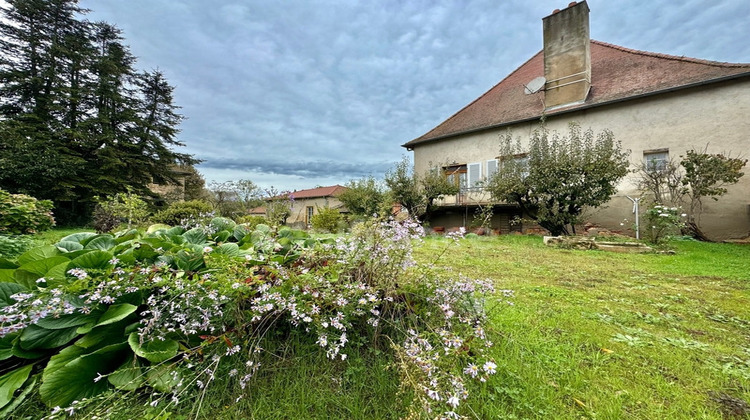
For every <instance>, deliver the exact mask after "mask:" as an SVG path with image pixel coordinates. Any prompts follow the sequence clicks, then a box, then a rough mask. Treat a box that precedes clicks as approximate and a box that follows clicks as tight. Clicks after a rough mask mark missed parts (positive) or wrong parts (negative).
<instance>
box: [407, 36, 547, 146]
mask: <svg viewBox="0 0 750 420" xmlns="http://www.w3.org/2000/svg"><path fill="white" fill-rule="evenodd" d="M543 53H544V50H539V52H538V53H536V54H534V55H532V56H531V58H529V59H528V60H526V61H524V62H523V64H521V65H520V66H518V67H516V69H515V70H513V71H512V72H510V73H509V74H508V75H507V76H505V77H504V78H503V79H502V80H500V81H499V82H497V83H495V84H494V85H492V87H491V88H489V89H487V90H486V91H485V92H484V93H483V94H481V95H479V97H478V98H476V99H474V100H473V101H471V102H469V104H468V105H466V106H464V107H463V108H461V109H459V110H458V111H456V112H454V113H453V115H451V116H450V117H448V118H446V119H445V120H444V121H443V122H441V123H440V124H438V125H436V126H435V127H433V128H432V130H430V131H428V132H426V133H424V134H422V135H421V136H419V137H417V138H415V139H412V140H409V141H408V142H407V143H410V142H412V141H414V140H418V139H421V138H422V137H424V136H426V135H428V134H430V132H432V131H433V130H435V129H436V128H438V127H440V126H441V125H443V124H445V123H447V122H448V121H450V120H452V119H453V118H454V117H455V116H456V115H458V114H460V113H461V111H463V110H464V109H466V108H468V107H470V106H472V105H473V104H474V103H475V102H477V101H479V100H480V99H482V98H484V97H485V96H486V95H487V94H489V93H490V92H492V90H493V89H495V88H496V87H497V86H499V85H501V84H502V83H503V82H504V81H506V80H507V79H508V78H509V77H510V76H513V74H514V73H516V72H517V71H518V70H521V69H522V68H523V66H525V65H526V64H528V63H529V62H530V61H531V60H533V59H534V58H536V56H538V55H539V54H543ZM402 146H403V145H402Z"/></svg>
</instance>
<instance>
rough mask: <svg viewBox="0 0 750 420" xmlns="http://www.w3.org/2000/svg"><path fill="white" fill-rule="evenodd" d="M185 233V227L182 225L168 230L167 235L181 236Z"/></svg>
mask: <svg viewBox="0 0 750 420" xmlns="http://www.w3.org/2000/svg"><path fill="white" fill-rule="evenodd" d="M183 233H185V228H183V227H182V226H175V227H173V228H171V229H169V230H167V235H176V236H179V235H182V234H183Z"/></svg>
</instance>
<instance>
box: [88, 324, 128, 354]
mask: <svg viewBox="0 0 750 420" xmlns="http://www.w3.org/2000/svg"><path fill="white" fill-rule="evenodd" d="M126 326H127V325H126V323H125V322H122V323H114V324H109V325H103V326H101V327H97V328H92V329H91V330H90V332H88V333H86V335H84V336H83V337H81V338H79V339H78V340H77V341H76V342H75V345H76V347H81V348H86V349H95V348H99V347H104V346H109V345H112V344H120V343H125V342H126V341H127V338H128V337H127V334H126V333H125V328H126ZM77 331H78V332H81V329H80V328H79V329H78V330H77Z"/></svg>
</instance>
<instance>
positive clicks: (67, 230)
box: [34, 226, 94, 244]
mask: <svg viewBox="0 0 750 420" xmlns="http://www.w3.org/2000/svg"><path fill="white" fill-rule="evenodd" d="M78 232H94V229H91V228H86V227H69V226H65V227H54V228H52V229H50V230H48V231H45V232H41V233H37V234H36V235H34V239H35V240H36V241H38V242H41V243H44V244H54V243H56V242H58V241H59V240H60V239H62V238H64V237H66V236H68V235H71V234H74V233H78Z"/></svg>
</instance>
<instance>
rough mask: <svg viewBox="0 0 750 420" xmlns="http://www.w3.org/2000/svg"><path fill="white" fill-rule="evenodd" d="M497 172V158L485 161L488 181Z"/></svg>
mask: <svg viewBox="0 0 750 420" xmlns="http://www.w3.org/2000/svg"><path fill="white" fill-rule="evenodd" d="M496 173H497V159H490V160H488V161H487V180H488V181H489V180H490V179H492V177H493V176H494V175H495V174H496Z"/></svg>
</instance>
